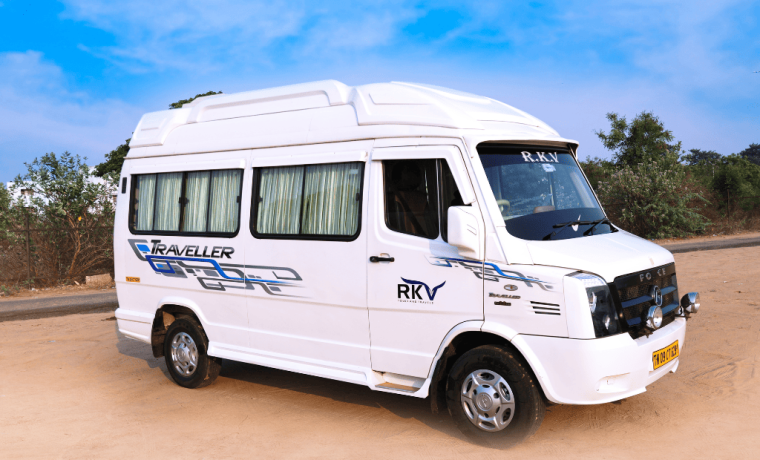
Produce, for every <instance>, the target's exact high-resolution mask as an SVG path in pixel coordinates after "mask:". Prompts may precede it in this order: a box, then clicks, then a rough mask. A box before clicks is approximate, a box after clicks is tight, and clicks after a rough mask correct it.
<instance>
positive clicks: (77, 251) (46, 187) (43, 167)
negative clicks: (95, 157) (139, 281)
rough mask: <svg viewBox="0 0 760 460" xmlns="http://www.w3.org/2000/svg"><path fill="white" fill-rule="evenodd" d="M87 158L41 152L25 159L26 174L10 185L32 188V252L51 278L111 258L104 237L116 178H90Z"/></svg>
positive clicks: (81, 271) (110, 223) (109, 222)
mask: <svg viewBox="0 0 760 460" xmlns="http://www.w3.org/2000/svg"><path fill="white" fill-rule="evenodd" d="M86 160H87V159H86V158H80V157H79V155H72V154H71V153H69V152H64V153H63V154H62V155H60V156H59V155H56V154H55V153H52V152H51V153H46V154H45V155H43V156H42V157H41V158H35V160H34V161H33V162H32V163H25V165H26V168H27V171H26V173H25V174H24V175H21V174H19V175H18V176H17V177H16V178H15V180H14V185H13V186H12V188H11V190H12V191H15V190H16V189H21V188H26V189H30V190H31V191H32V192H33V195H32V197H31V198H30V202H31V207H32V210H33V211H32V212H33V214H34V216H35V227H36V228H37V229H38V230H40V232H38V235H40V236H41V238H40V239H39V240H38V241H36V243H35V254H36V257H38V259H39V260H42V261H43V262H44V264H45V265H46V266H47V269H48V272H53V275H54V276H56V277H61V276H63V277H72V276H80V275H82V274H84V273H85V272H86V271H87V270H89V269H91V268H93V267H96V266H102V265H103V263H105V262H108V261H111V263H112V262H113V260H112V259H113V252H112V243H108V242H107V241H108V235H109V234H112V233H113V204H112V201H111V193H112V192H113V191H114V190H115V183H114V182H110V181H93V180H92V178H93V175H92V174H91V173H90V168H89V167H88V166H87V165H86V164H85V163H84V161H86ZM104 236H105V238H104ZM103 242H105V243H103Z"/></svg>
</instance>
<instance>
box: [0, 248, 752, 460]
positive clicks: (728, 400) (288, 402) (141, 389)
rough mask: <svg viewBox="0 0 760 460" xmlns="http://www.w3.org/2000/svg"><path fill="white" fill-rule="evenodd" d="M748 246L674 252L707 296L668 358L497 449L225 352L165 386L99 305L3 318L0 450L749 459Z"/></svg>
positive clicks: (412, 410)
mask: <svg viewBox="0 0 760 460" xmlns="http://www.w3.org/2000/svg"><path fill="white" fill-rule="evenodd" d="M758 261H760V248H740V249H727V250H722V251H704V252H692V253H685V254H677V255H676V262H677V270H678V281H679V285H680V286H681V290H682V291H683V292H686V290H694V289H698V290H699V291H700V292H701V293H702V300H703V304H704V309H703V310H702V311H701V312H700V314H699V315H698V316H697V317H695V319H694V321H690V322H689V329H688V331H687V338H686V344H685V346H684V347H683V350H682V355H681V364H680V367H679V369H678V372H677V373H676V374H670V375H668V376H666V377H665V378H663V379H662V380H660V381H659V382H657V383H655V384H654V385H652V386H650V387H649V391H648V392H646V393H644V394H642V395H638V396H635V397H632V398H629V399H627V400H624V401H622V402H620V403H617V404H605V405H600V406H584V407H581V406H554V407H551V408H550V409H549V412H548V413H547V415H546V419H545V421H544V423H543V425H542V427H541V428H540V430H539V431H538V432H537V433H536V435H535V436H534V437H533V438H531V439H530V440H529V441H528V442H526V443H525V444H523V445H521V446H518V447H517V448H514V449H512V450H510V451H508V452H504V451H500V450H494V449H487V448H483V447H480V446H477V445H473V444H471V443H470V442H468V441H467V440H465V439H464V438H463V437H462V436H461V435H460V434H459V432H458V431H457V430H456V428H455V427H454V426H453V424H452V423H451V422H450V421H449V419H448V417H444V416H433V415H432V414H430V412H429V409H428V403H427V401H424V400H417V399H413V398H408V397H403V396H396V395H388V394H382V393H376V392H372V391H370V390H369V389H367V388H364V387H360V386H356V385H350V384H344V383H340V382H333V381H330V380H324V379H319V378H315V377H308V376H303V375H298V374H291V373H288V372H282V371H277V370H271V369H266V368H261V367H257V366H252V365H246V364H237V363H231V362H226V363H225V365H224V367H223V370H222V374H221V376H220V378H219V380H217V382H216V383H215V384H214V385H212V386H210V387H207V388H204V389H201V390H187V389H183V388H180V387H179V386H177V385H175V384H173V383H172V382H171V381H170V380H169V378H168V376H167V375H166V369H165V366H164V362H163V360H162V359H161V360H156V359H154V358H153V357H152V355H151V352H150V348H149V347H148V346H147V345H144V344H141V343H138V342H135V341H132V340H129V339H127V338H125V337H123V336H121V335H119V334H117V332H116V330H115V322H114V321H110V320H108V318H109V317H111V316H112V314H111V313H105V314H90V315H74V316H67V317H61V318H48V319H38V320H27V321H12V322H4V323H0V458H3V459H5V458H111V457H126V458H158V457H164V458H167V457H168V458H180V456H181V457H183V458H229V457H236V458H237V457H245V458H283V457H295V458H328V457H329V458H382V459H386V460H387V459H389V458H436V459H439V458H441V459H442V458H462V457H465V458H470V457H472V458H478V459H488V458H506V457H510V458H531V459H542V458H552V459H556V458H563V459H565V458H579V459H580V458H582V459H584V460H585V459H589V458H594V459H596V458H615V459H618V458H624V459H625V458H632V459H633V458H636V459H640V458H642V457H644V458H669V459H675V458H678V459H680V458H710V459H715V458H757V457H758V455H760V454H758V451H759V450H760V379H759V377H760V375H759V374H760V373H759V372H758V364H759V363H758V360H759V357H760V299H758V295H760V289H759V287H760V282H758V279H760V267H759V266H758V263H757V262H758Z"/></svg>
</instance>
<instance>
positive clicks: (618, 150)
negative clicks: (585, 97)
mask: <svg viewBox="0 0 760 460" xmlns="http://www.w3.org/2000/svg"><path fill="white" fill-rule="evenodd" d="M607 120H608V121H609V122H610V129H609V131H608V132H605V131H597V132H596V135H597V136H598V137H599V139H600V140H601V141H602V144H603V145H604V146H605V147H606V148H607V149H608V150H610V151H611V152H612V159H610V160H606V159H600V158H590V159H587V160H585V161H583V162H581V167H582V168H583V170H584V171H585V173H586V175H587V176H588V178H589V180H590V181H591V185H592V186H593V187H594V190H596V192H597V195H598V196H599V199H600V200H601V202H602V205H603V206H604V208H605V211H607V213H608V214H609V216H610V219H611V220H612V221H613V222H615V223H616V224H617V225H619V226H621V227H622V228H624V229H626V230H628V231H630V232H631V233H634V234H636V235H639V236H642V237H644V238H651V239H655V238H670V237H688V236H694V235H701V234H729V233H736V232H739V231H743V230H753V229H759V228H760V144H751V145H750V146H749V147H748V148H746V149H745V150H743V151H741V152H739V153H735V154H731V155H721V154H719V153H717V152H714V151H709V150H699V149H691V150H689V152H684V151H683V150H682V148H681V142H676V141H675V139H674V136H673V134H672V133H671V132H670V131H668V130H666V129H665V127H664V126H663V123H662V122H661V121H660V120H659V118H657V117H656V116H655V115H654V114H652V113H651V112H643V113H641V114H639V115H637V116H636V117H635V118H634V119H633V120H632V121H630V122H629V121H628V120H626V118H625V117H622V116H620V115H618V114H616V113H609V114H607Z"/></svg>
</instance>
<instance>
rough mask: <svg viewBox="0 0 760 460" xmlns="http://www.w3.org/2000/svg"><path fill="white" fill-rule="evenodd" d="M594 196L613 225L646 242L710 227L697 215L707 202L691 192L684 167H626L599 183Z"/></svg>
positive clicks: (659, 163) (653, 164)
mask: <svg viewBox="0 0 760 460" xmlns="http://www.w3.org/2000/svg"><path fill="white" fill-rule="evenodd" d="M597 194H598V195H599V198H600V200H601V201H602V203H603V204H604V206H605V208H606V209H607V211H608V212H609V213H610V214H611V215H612V219H613V220H614V221H615V222H616V223H618V224H619V225H620V226H621V227H623V228H625V229H626V230H628V231H630V232H631V233H634V234H636V235H639V236H643V237H646V238H667V237H672V236H686V235H690V234H693V233H701V232H702V231H704V229H705V226H707V225H708V224H709V223H710V221H709V220H708V219H707V218H705V217H704V216H702V215H701V214H700V213H698V212H697V207H698V206H699V205H700V204H701V203H705V202H706V201H707V200H705V199H704V198H703V197H702V196H701V195H700V194H699V193H697V192H696V191H694V190H693V189H691V187H690V185H689V183H688V181H687V180H686V171H685V170H684V168H683V167H672V166H671V165H666V164H663V163H661V162H657V161H651V162H647V163H639V164H636V165H634V166H627V165H626V166H623V167H621V168H620V169H619V170H618V171H616V172H615V173H613V174H612V175H611V177H610V179H609V181H607V182H600V183H599V187H598V189H597Z"/></svg>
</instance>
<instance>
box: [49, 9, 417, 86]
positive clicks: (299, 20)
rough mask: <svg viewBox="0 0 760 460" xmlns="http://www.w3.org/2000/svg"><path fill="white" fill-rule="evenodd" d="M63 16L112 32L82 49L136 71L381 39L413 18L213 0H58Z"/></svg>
mask: <svg viewBox="0 0 760 460" xmlns="http://www.w3.org/2000/svg"><path fill="white" fill-rule="evenodd" d="M64 3H65V4H66V10H65V11H64V12H63V13H62V15H61V16H62V18H64V19H73V20H77V21H84V22H86V23H88V24H90V25H92V26H94V27H96V28H99V29H102V30H105V31H108V32H110V33H112V34H113V35H114V37H115V39H116V45H114V46H109V47H93V46H91V45H89V44H87V43H83V44H82V46H81V48H82V49H83V50H86V51H88V52H91V53H92V54H93V55H95V56H97V57H100V58H104V59H107V60H109V61H111V62H113V63H115V64H118V65H120V66H122V67H124V68H125V69H127V70H131V71H134V72H142V71H148V70H153V69H158V70H162V69H182V70H189V69H194V70H198V69H205V70H208V69H211V68H218V67H219V66H222V65H224V64H227V65H230V64H238V65H241V64H242V65H246V64H250V63H252V62H257V61H267V60H268V59H270V58H272V57H282V50H281V49H279V48H278V49H270V48H271V47H272V46H273V45H274V44H279V45H283V46H286V47H287V46H288V45H289V44H288V40H290V41H292V42H298V46H297V48H298V50H297V51H296V52H295V53H294V55H302V54H303V53H304V52H309V53H315V52H316V53H319V54H322V53H323V52H324V51H326V50H333V49H345V48H354V49H355V48H366V47H373V46H377V45H383V44H387V43H388V42H389V41H390V40H391V38H392V37H395V36H396V35H397V32H398V29H399V28H400V27H401V26H402V25H403V24H405V23H407V22H409V21H410V20H413V19H414V17H415V11H416V10H415V9H414V8H411V7H405V6H404V5H403V2H400V1H392V2H385V3H382V4H381V5H379V6H378V4H377V3H375V2H370V1H364V2H353V3H349V4H346V5H340V6H339V7H333V8H330V7H329V5H325V4H324V3H321V2H305V1H296V2H286V1H244V0H219V1H215V2H206V1H198V0H196V1H193V0H190V1H187V0H184V1H182V0H173V1H163V2H156V1H154V0H133V1H130V2H92V1H84V0H64Z"/></svg>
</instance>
